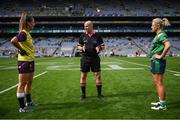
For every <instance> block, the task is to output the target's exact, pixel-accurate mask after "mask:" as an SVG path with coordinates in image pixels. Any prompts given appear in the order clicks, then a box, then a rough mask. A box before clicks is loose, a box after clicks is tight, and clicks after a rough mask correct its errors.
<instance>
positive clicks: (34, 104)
mask: <svg viewBox="0 0 180 120" xmlns="http://www.w3.org/2000/svg"><path fill="white" fill-rule="evenodd" d="M26 106H38V104H37V103H33V102H26Z"/></svg>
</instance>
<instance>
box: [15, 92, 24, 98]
mask: <svg viewBox="0 0 180 120" xmlns="http://www.w3.org/2000/svg"><path fill="white" fill-rule="evenodd" d="M24 95H25V94H24V93H17V98H23V97H24Z"/></svg>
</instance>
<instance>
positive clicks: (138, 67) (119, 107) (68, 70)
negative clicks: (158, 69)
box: [0, 57, 180, 119]
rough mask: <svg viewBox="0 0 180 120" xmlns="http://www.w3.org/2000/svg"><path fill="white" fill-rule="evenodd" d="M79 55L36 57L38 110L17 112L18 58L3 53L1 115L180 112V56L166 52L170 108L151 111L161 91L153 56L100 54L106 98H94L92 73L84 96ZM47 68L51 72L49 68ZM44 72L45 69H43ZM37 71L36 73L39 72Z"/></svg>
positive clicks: (162, 114) (168, 116)
mask: <svg viewBox="0 0 180 120" xmlns="http://www.w3.org/2000/svg"><path fill="white" fill-rule="evenodd" d="M79 60H80V58H37V59H36V71H35V76H36V78H35V79H34V80H33V86H32V99H33V101H34V102H37V103H39V104H40V105H39V106H37V107H31V108H32V109H34V110H36V112H34V113H19V112H18V109H19V106H18V101H17V99H16V87H15V88H13V89H10V90H7V91H6V92H2V91H3V90H6V89H8V88H10V87H11V86H14V85H16V84H17V82H18V80H17V73H18V72H17V68H16V64H17V63H16V59H15V58H0V92H1V94H0V118H1V119H5V118H6V119H13V118H16V119H36V118H39V119H45V118H46V119H51V118H55V119H60V118H61V119H72V118H76V119H91V118H96V119H103V118H105V119H123V118H127V119H131V118H136V119H139V118H140V119H152V118H155V119H161V118H164V119H173V118H176V119H178V118H180V57H179V58H178V57H168V58H167V70H166V73H165V75H164V79H165V85H166V90H167V104H168V105H167V107H168V109H167V110H166V111H153V110H151V109H150V107H151V105H150V103H151V102H152V101H156V100H157V99H158V98H157V94H156V91H155V88H154V84H153V81H152V77H151V73H150V68H149V64H150V60H149V58H125V57H109V58H102V59H101V67H102V79H103V95H104V96H105V99H104V100H99V99H97V98H96V93H97V92H96V87H95V80H94V77H93V74H92V73H89V74H88V79H87V99H86V100H85V101H80V100H79V97H80V95H81V92H80V87H79V79H80V71H79ZM46 71H47V72H46ZM43 72H45V73H44V74H41V73H43ZM37 75H38V76H37Z"/></svg>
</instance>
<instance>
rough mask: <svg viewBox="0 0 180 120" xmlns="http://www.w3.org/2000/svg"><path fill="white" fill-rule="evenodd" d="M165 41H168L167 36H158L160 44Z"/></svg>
mask: <svg viewBox="0 0 180 120" xmlns="http://www.w3.org/2000/svg"><path fill="white" fill-rule="evenodd" d="M167 40H168V36H167V35H166V34H165V33H163V34H162V35H160V38H159V41H160V42H162V43H164V42H166V41H167Z"/></svg>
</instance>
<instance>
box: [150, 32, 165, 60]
mask: <svg viewBox="0 0 180 120" xmlns="http://www.w3.org/2000/svg"><path fill="white" fill-rule="evenodd" d="M167 40H168V36H167V34H166V33H165V32H163V31H162V32H160V33H158V34H157V35H156V36H155V37H154V39H153V41H152V47H151V50H150V56H151V57H152V56H153V55H155V54H158V55H160V54H161V53H162V52H163V50H164V43H165V42H166V41H167ZM151 59H152V58H151ZM162 59H165V56H164V57H163V58H162Z"/></svg>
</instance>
